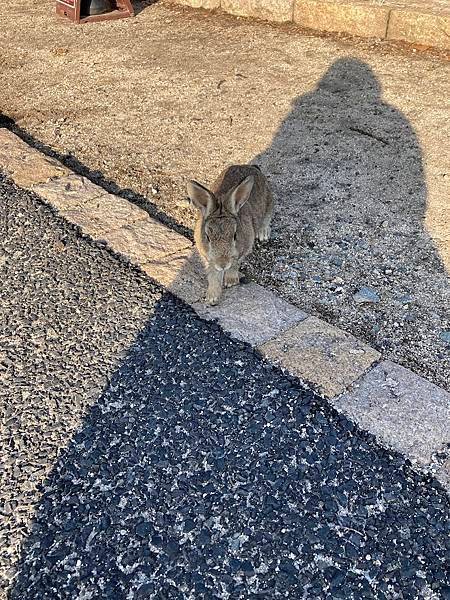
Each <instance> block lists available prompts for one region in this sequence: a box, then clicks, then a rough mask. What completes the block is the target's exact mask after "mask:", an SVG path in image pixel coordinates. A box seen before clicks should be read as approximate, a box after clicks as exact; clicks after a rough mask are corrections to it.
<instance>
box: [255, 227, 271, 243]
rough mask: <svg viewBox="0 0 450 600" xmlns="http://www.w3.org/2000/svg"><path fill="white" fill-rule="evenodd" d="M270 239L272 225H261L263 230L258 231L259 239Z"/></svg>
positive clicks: (263, 240)
mask: <svg viewBox="0 0 450 600" xmlns="http://www.w3.org/2000/svg"><path fill="white" fill-rule="evenodd" d="M269 239H270V225H266V226H265V227H261V230H260V231H259V233H258V240H259V241H260V242H267V241H268V240H269Z"/></svg>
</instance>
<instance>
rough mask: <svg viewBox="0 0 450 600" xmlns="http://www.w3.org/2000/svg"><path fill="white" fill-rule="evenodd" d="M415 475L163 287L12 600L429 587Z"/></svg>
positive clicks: (433, 553)
mask: <svg viewBox="0 0 450 600" xmlns="http://www.w3.org/2000/svg"><path fill="white" fill-rule="evenodd" d="M424 483H426V482H424V480H423V479H421V478H419V477H418V476H416V475H414V474H413V473H412V472H411V471H410V470H409V468H408V467H405V466H404V462H403V459H402V458H401V457H398V456H393V455H391V454H389V453H387V452H385V451H384V450H382V449H380V448H378V447H377V446H376V445H375V444H374V442H373V440H372V439H371V438H370V437H369V436H366V435H365V434H361V433H360V432H358V431H357V429H356V428H354V427H353V426H352V425H351V424H350V423H349V422H348V421H347V420H346V419H345V418H342V417H337V416H336V415H335V413H332V412H330V411H329V410H328V409H327V408H324V407H323V406H322V403H321V402H320V401H318V400H316V399H315V397H314V396H313V395H312V394H311V393H310V392H306V391H304V390H302V389H301V388H299V387H298V386H297V385H296V383H295V382H294V381H292V380H290V379H287V378H286V377H284V376H283V375H282V374H281V373H279V372H278V371H277V370H275V369H274V368H272V367H270V366H268V365H266V364H264V363H263V362H262V361H261V360H259V359H258V358H257V357H256V356H255V355H254V353H253V352H252V350H251V349H250V348H249V347H248V346H246V345H245V344H241V343H239V342H234V341H232V340H230V339H229V338H227V337H226V336H225V335H223V334H222V333H221V331H220V329H219V328H218V327H217V326H216V325H215V324H213V323H206V322H204V321H201V320H200V319H199V318H198V317H197V316H196V315H195V314H194V313H193V312H192V311H191V310H190V309H189V308H187V307H186V306H185V305H183V304H182V303H181V302H180V301H178V300H176V299H175V298H174V297H172V296H170V295H165V296H163V298H162V299H161V300H160V301H159V302H158V303H157V304H156V305H155V308H154V314H153V316H152V317H151V318H150V319H149V321H148V323H147V325H146V326H145V328H144V329H143V330H142V331H141V333H140V334H139V336H138V337H137V339H136V341H135V343H134V344H133V345H132V347H131V348H130V349H129V352H128V355H127V356H126V358H125V359H124V361H123V363H122V365H121V366H120V367H119V368H118V370H117V371H116V373H115V374H114V375H113V376H112V378H111V379H110V382H109V384H108V385H107V387H106V388H105V390H104V391H103V393H102V394H101V396H100V398H99V399H98V401H96V402H95V403H94V404H93V406H92V407H91V408H90V410H89V411H88V414H87V415H86V418H85V419H84V422H83V424H82V426H81V427H80V429H79V431H78V433H76V435H75V436H74V438H73V440H72V441H71V442H69V444H68V447H67V449H66V450H65V451H64V452H63V453H62V455H61V456H60V457H59V459H58V461H57V463H56V465H55V466H54V468H53V470H52V472H51V475H50V476H49V478H48V479H47V481H46V482H45V483H44V485H43V487H42V497H41V499H40V501H39V506H38V509H37V512H36V516H35V520H34V523H33V526H32V528H31V533H30V535H29V537H28V539H27V540H26V541H25V543H24V545H23V549H22V555H21V559H20V563H19V574H18V577H17V579H16V580H15V584H14V587H13V589H12V592H11V594H10V599H11V600H25V599H26V600H34V599H36V600H37V599H39V600H50V599H51V600H55V599H69V598H70V599H71V600H75V599H80V600H81V599H87V598H105V599H112V598H114V599H115V600H122V599H123V600H125V599H135V598H180V599H181V598H241V597H252V598H253V597H254V598H274V597H276V596H277V595H283V596H284V595H286V594H288V595H289V597H295V598H300V597H306V598H315V599H317V598H329V597H333V598H345V599H346V600H349V599H351V598H353V599H358V600H360V599H361V598H373V597H377V598H394V597H396V598H397V597H405V598H406V597H408V598H413V597H418V595H417V594H419V593H421V592H420V590H422V591H423V590H435V591H436V592H437V591H439V590H444V588H445V585H446V577H447V576H448V572H447V574H446V573H445V571H444V568H445V566H444V561H445V545H446V543H448V538H447V535H446V532H445V523H446V519H447V518H448V507H447V503H446V499H445V498H446V497H445V493H444V492H443V490H442V489H441V488H440V487H439V485H438V484H436V483H435V482H433V481H430V480H429V481H428V482H427V483H426V485H424ZM445 589H448V588H445ZM400 594H403V596H401V595H400Z"/></svg>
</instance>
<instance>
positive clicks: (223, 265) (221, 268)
mask: <svg viewBox="0 0 450 600" xmlns="http://www.w3.org/2000/svg"><path fill="white" fill-rule="evenodd" d="M231 265H232V261H231V260H229V261H226V262H225V261H220V262H218V263H217V264H216V265H215V267H216V270H217V271H226V270H227V269H229V268H230V267H231Z"/></svg>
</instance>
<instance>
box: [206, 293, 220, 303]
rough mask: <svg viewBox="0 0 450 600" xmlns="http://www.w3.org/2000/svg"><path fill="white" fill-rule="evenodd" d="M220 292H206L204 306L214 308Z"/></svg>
mask: <svg viewBox="0 0 450 600" xmlns="http://www.w3.org/2000/svg"><path fill="white" fill-rule="evenodd" d="M219 298H220V292H217V291H216V290H208V291H207V292H206V304H209V305H210V306H215V305H216V304H217V303H218V302H219Z"/></svg>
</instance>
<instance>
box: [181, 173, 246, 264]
mask: <svg viewBox="0 0 450 600" xmlns="http://www.w3.org/2000/svg"><path fill="white" fill-rule="evenodd" d="M253 183H254V178H253V176H249V177H246V178H245V179H244V181H242V182H240V183H238V184H237V185H236V186H235V187H233V188H232V189H231V190H228V191H226V192H225V193H222V194H219V195H218V196H216V195H215V194H213V193H212V192H210V191H209V190H208V189H207V188H205V187H204V186H202V185H201V184H199V183H197V182H196V181H189V182H188V186H187V192H188V195H189V198H190V199H191V201H192V203H193V204H194V206H195V207H196V208H197V209H198V210H199V211H200V215H201V217H200V223H201V239H200V240H199V241H200V244H201V251H202V253H203V254H204V255H205V256H206V258H207V259H208V262H209V264H210V265H211V266H212V267H214V268H215V269H217V270H218V271H226V270H227V269H229V268H230V267H231V265H232V264H233V261H234V259H236V258H238V257H239V253H238V249H237V246H236V244H237V243H239V233H241V235H242V228H239V227H238V225H239V211H240V210H241V208H242V207H243V206H244V204H245V203H246V202H247V200H248V198H249V195H250V193H251V191H252V189H253Z"/></svg>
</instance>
